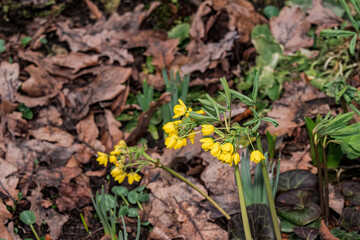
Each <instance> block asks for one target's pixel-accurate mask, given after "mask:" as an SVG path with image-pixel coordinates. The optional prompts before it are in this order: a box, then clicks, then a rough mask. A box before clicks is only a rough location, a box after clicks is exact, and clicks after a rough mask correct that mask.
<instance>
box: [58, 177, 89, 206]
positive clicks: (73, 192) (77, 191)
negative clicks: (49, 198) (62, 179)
mask: <svg viewBox="0 0 360 240" xmlns="http://www.w3.org/2000/svg"><path fill="white" fill-rule="evenodd" d="M74 180H75V181H74V182H70V183H62V184H61V186H60V187H59V188H58V189H59V198H57V199H56V205H57V206H58V208H59V211H60V212H64V211H71V210H73V209H78V208H81V207H83V206H85V205H86V204H89V203H91V198H90V191H91V188H90V185H89V182H90V180H89V178H88V177H87V176H85V175H84V174H81V175H80V176H78V177H77V178H75V179H74Z"/></svg>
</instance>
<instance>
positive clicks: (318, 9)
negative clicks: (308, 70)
mask: <svg viewBox="0 0 360 240" xmlns="http://www.w3.org/2000/svg"><path fill="white" fill-rule="evenodd" d="M86 4H87V6H88V7H89V9H90V11H91V12H92V13H93V14H95V15H96V19H97V20H96V22H95V23H93V24H86V25H84V24H83V25H81V24H79V23H77V22H76V21H73V19H71V18H69V19H66V20H65V21H63V19H62V20H57V21H55V22H49V21H47V20H44V19H42V20H36V21H40V22H35V21H34V24H35V25H36V24H37V25H38V26H41V27H40V28H39V27H38V26H37V28H34V26H33V27H32V29H37V30H36V31H34V30H31V31H30V30H29V31H28V33H29V34H30V35H31V36H32V37H33V40H32V41H31V43H30V48H27V50H23V49H21V48H19V45H16V44H18V43H17V40H15V39H19V37H20V35H17V36H13V37H12V38H11V40H10V42H9V43H10V44H11V45H13V46H14V47H16V49H17V56H16V57H15V60H16V62H15V63H12V64H10V63H8V62H7V61H5V60H2V61H1V63H0V96H1V114H0V117H1V123H2V125H3V129H2V134H1V139H0V144H1V145H0V146H1V148H0V149H1V150H0V167H1V169H4V173H5V174H2V175H1V176H0V182H1V185H0V193H1V194H0V196H1V198H3V199H4V202H5V203H6V204H7V205H9V206H13V205H14V203H15V202H16V201H17V200H19V199H18V193H19V192H20V191H21V192H22V193H23V194H24V196H25V198H26V199H27V200H29V201H30V205H31V207H30V209H31V210H33V211H34V212H35V213H36V215H37V217H38V218H37V224H38V225H40V224H41V222H42V221H43V220H45V221H46V223H47V225H48V226H49V233H50V235H51V238H52V239H58V238H59V236H61V235H62V231H63V230H64V229H63V225H64V224H65V223H66V222H67V221H68V220H69V219H71V216H70V214H69V213H70V212H71V211H73V210H74V209H82V208H83V209H85V208H88V204H90V202H91V200H90V194H89V192H90V191H91V190H94V186H92V182H93V181H98V179H97V178H98V177H103V176H104V175H105V174H106V170H104V169H102V170H98V169H96V168H94V167H93V163H94V157H93V156H94V155H95V153H96V151H107V150H110V149H112V147H113V145H114V144H116V143H118V142H119V141H120V140H122V139H127V140H128V141H129V142H130V143H134V144H135V143H136V142H137V141H138V140H139V139H140V138H141V136H142V135H144V134H145V133H146V131H147V129H146V127H147V125H148V124H149V121H150V118H151V115H152V113H153V112H154V111H155V110H156V108H158V107H159V106H160V105H162V104H164V103H167V102H168V99H166V98H167V97H168V96H167V95H166V96H165V95H164V96H163V99H162V101H160V100H159V101H158V102H153V105H152V106H153V108H151V107H150V110H149V111H148V112H143V113H142V114H141V115H140V117H139V118H138V121H139V122H141V123H143V125H141V124H138V125H137V127H136V128H135V129H134V130H133V132H132V133H131V134H128V133H124V132H123V130H122V127H123V125H122V123H120V122H119V121H117V120H116V118H115V116H119V115H120V114H121V113H122V112H123V111H124V110H125V109H126V108H127V107H129V105H126V100H127V99H128V97H129V93H130V92H132V91H133V90H132V89H130V85H131V86H134V85H136V84H138V83H141V81H142V80H143V78H147V79H148V82H149V83H150V84H151V85H154V86H155V89H158V90H162V89H164V82H163V80H162V77H161V71H162V69H163V67H166V68H167V69H180V70H181V71H182V73H183V74H187V73H191V74H194V75H195V76H194V78H192V80H191V82H190V85H191V86H195V85H200V86H201V85H205V86H207V87H208V86H209V87H213V86H214V85H216V84H217V83H218V78H219V77H220V75H221V76H222V75H224V74H225V75H227V77H228V78H230V79H232V78H233V77H234V76H238V77H239V76H240V73H239V72H241V71H242V70H239V69H235V68H234V67H233V66H231V64H232V61H233V59H232V57H233V55H234V54H238V53H235V52H234V51H235V50H234V49H237V47H239V46H240V45H241V44H243V45H246V44H250V40H251V31H252V29H253V28H254V27H255V26H256V25H259V24H267V23H268V24H269V25H270V28H271V32H272V34H273V36H274V38H275V39H276V40H277V41H278V42H279V43H280V44H281V45H283V47H284V50H285V53H286V54H290V53H293V52H295V51H297V50H299V49H302V48H307V47H311V46H312V45H313V39H312V38H311V37H309V36H307V35H306V33H307V32H308V30H309V29H310V26H311V24H315V25H317V29H316V33H317V34H318V33H319V32H320V31H321V30H322V29H324V28H328V27H333V26H338V25H339V24H340V23H341V22H342V19H340V18H339V17H337V16H336V15H335V14H334V13H333V12H332V11H331V10H329V9H328V8H325V7H324V6H323V4H322V3H321V2H320V1H313V5H314V6H313V7H312V8H311V9H308V10H302V9H301V8H298V7H284V8H283V9H282V10H281V12H280V15H279V16H278V17H273V18H272V19H270V21H269V22H268V20H267V19H266V18H265V17H264V16H262V15H261V14H260V13H258V12H257V11H255V8H254V7H253V6H252V4H251V3H249V2H247V1H243V0H228V1H215V0H213V1H211V0H207V1H205V2H203V3H201V4H200V5H199V6H198V8H197V11H196V12H195V13H194V17H193V21H192V23H191V27H190V34H189V35H190V42H189V44H188V45H187V47H186V51H182V50H180V49H179V39H167V34H165V33H163V32H161V31H157V32H156V31H154V30H149V29H144V25H145V24H144V23H145V22H146V19H147V18H149V17H150V16H151V13H152V12H153V11H155V10H156V9H157V8H158V7H159V6H161V3H160V2H152V3H151V4H150V6H149V7H148V8H147V9H146V8H145V7H144V5H143V4H140V5H138V6H136V7H135V8H134V9H133V11H131V12H125V13H124V14H122V15H119V14H118V13H115V14H112V15H111V16H109V17H108V18H107V19H106V18H105V17H103V16H102V15H101V14H100V13H101V12H100V13H99V12H98V10H99V9H97V7H96V6H94V5H92V4H93V3H92V2H91V1H86ZM224 19H225V21H224ZM298 22H302V24H298ZM49 33H51V34H54V35H56V37H57V38H58V39H59V42H58V43H54V44H53V47H54V46H55V45H56V46H57V49H58V50H56V51H55V50H53V53H55V54H54V55H53V56H50V55H47V54H46V53H44V51H41V49H42V47H41V44H39V43H40V39H41V38H43V37H44V36H46V37H47V36H49ZM214 33H216V34H214ZM218 33H220V34H218ZM64 43H65V45H66V44H67V46H68V49H69V50H70V51H68V49H67V47H63V45H62V44H64ZM137 48H143V49H145V50H144V51H143V52H142V53H141V57H142V58H145V57H152V65H154V66H155V72H154V74H144V73H142V72H140V74H139V69H137V66H136V65H139V64H138V62H137V61H138V60H137V56H136V55H137V53H135V50H136V49H137ZM54 49H55V47H54ZM57 51H59V52H57ZM60 52H61V54H57V53H60ZM251 52H252V53H253V54H255V53H254V52H255V51H249V53H247V54H250V55H251ZM244 56H245V53H244ZM17 61H19V62H20V63H21V64H19V63H18V62H17ZM199 73H204V76H202V75H199ZM138 74H139V76H140V77H139V76H137V75H138ZM20 86H21V91H20V89H19V88H20ZM160 98H161V97H160ZM327 100H328V99H327V98H326V96H325V95H324V94H322V93H319V92H318V91H317V90H316V89H315V88H313V87H312V86H310V85H309V83H308V82H306V80H305V79H301V80H300V81H298V82H286V83H285V85H284V94H283V97H282V98H281V99H279V100H278V101H275V102H274V103H273V110H271V111H270V112H269V113H268V116H270V117H274V118H275V119H276V120H277V121H278V122H279V123H280V127H279V128H276V129H274V128H272V127H268V130H269V131H270V132H271V133H277V134H278V135H283V136H287V137H295V139H298V137H299V135H300V133H301V128H302V127H303V125H304V121H303V119H304V117H305V116H307V117H315V116H316V115H317V114H326V113H327V112H328V111H329V110H330V108H329V104H328V102H327ZM19 103H25V104H26V106H27V107H30V108H31V109H32V110H33V111H34V119H33V120H26V119H24V118H22V115H21V113H20V112H18V111H17V105H18V104H19ZM239 109H241V111H240V110H239V117H240V119H242V118H241V117H242V114H243V112H244V111H246V110H244V109H243V108H242V107H239ZM246 117H247V116H245V118H246ZM5 123H6V126H7V128H4V124H5ZM197 140H198V139H197ZM287 144H288V145H289V143H287ZM285 146H286V144H285ZM149 151H150V152H152V154H153V155H154V156H157V157H158V158H160V159H161V163H162V164H165V165H167V166H170V167H172V168H177V167H179V165H181V164H184V161H185V164H188V163H190V162H193V161H195V160H196V161H197V163H196V166H195V167H194V168H191V169H190V170H191V171H190V170H189V169H188V171H184V172H182V174H183V175H188V176H187V177H188V178H190V179H191V180H192V181H193V182H196V185H198V186H199V187H200V188H202V189H203V190H204V191H205V192H208V193H209V194H210V195H211V196H212V197H214V199H215V200H216V201H218V202H219V204H220V205H221V206H222V207H223V208H224V209H225V210H226V211H228V212H229V213H231V214H236V213H238V211H239V210H237V205H238V203H237V192H236V189H235V188H234V186H235V181H234V177H233V172H232V170H231V169H229V168H227V167H225V166H224V165H222V164H220V163H219V162H217V161H214V160H213V159H212V157H211V156H210V155H209V154H208V153H206V152H202V150H201V147H200V143H199V142H198V141H196V143H195V144H194V145H189V146H187V147H186V148H184V149H183V150H181V151H177V152H175V151H173V150H165V151H164V152H163V153H162V155H159V154H158V153H156V152H155V151H157V149H155V151H154V150H153V149H149ZM310 161H311V158H310V155H309V147H307V146H301V147H300V148H299V149H297V150H296V151H293V153H292V154H291V155H290V156H285V157H284V158H283V160H282V165H281V171H285V170H291V169H295V168H296V169H310V170H312V171H313V172H314V168H313V166H312V165H311V164H310V163H309V162H310ZM142 174H143V175H144V176H143V180H142V184H145V183H148V185H147V188H148V189H149V190H150V191H151V198H150V201H149V202H148V203H147V204H146V206H145V212H146V214H147V215H148V216H147V217H148V219H149V221H150V223H151V224H152V225H153V226H154V230H153V231H152V232H151V233H150V237H153V238H160V239H172V238H185V239H226V238H227V231H226V230H224V229H223V228H221V227H220V226H219V225H218V224H216V220H217V219H219V218H220V217H221V215H220V214H219V213H217V212H216V211H215V209H212V207H211V206H210V205H209V204H207V203H206V201H204V198H203V197H202V196H201V195H199V194H197V193H196V192H193V190H192V189H191V188H189V187H187V185H185V184H184V183H181V182H179V181H178V180H177V179H174V178H173V177H171V176H170V175H168V174H166V173H164V172H161V171H160V170H158V169H155V170H153V169H151V170H150V169H145V170H143V172H142ZM34 186H35V187H34ZM46 188H56V189H57V191H58V197H57V198H56V199H50V198H49V196H45V195H44V194H43V192H42V190H44V189H46ZM333 191H334V192H333ZM343 191H344V190H343ZM174 193H176V194H174ZM3 196H5V197H3ZM341 196H342V195H341V194H340V195H339V190H338V189H336V187H331V196H330V198H331V207H332V208H333V209H334V210H335V211H336V212H338V213H339V214H341V213H342V212H341V211H342V209H343V207H342V205H343V204H344V200H343V199H342V198H341ZM348 196H350V195H348ZM348 198H349V199H350V201H355V200H351V199H353V198H351V196H350V197H348ZM355 199H356V198H355ZM53 204H55V205H56V207H57V210H54V209H52V208H51V206H52V205H53ZM59 212H60V213H59ZM0 213H1V214H0V216H1V217H0V238H2V237H3V238H5V239H14V237H13V236H11V235H9V232H11V231H8V230H9V229H11V228H13V223H12V222H11V220H10V219H12V216H11V214H10V213H9V212H8V211H7V210H6V208H5V207H4V204H3V203H2V201H1V200H0ZM9 221H10V223H9ZM4 223H5V225H4ZM1 234H3V235H1Z"/></svg>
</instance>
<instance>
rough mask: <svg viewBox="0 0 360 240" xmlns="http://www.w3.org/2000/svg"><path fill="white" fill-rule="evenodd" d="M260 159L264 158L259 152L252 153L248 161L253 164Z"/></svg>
mask: <svg viewBox="0 0 360 240" xmlns="http://www.w3.org/2000/svg"><path fill="white" fill-rule="evenodd" d="M262 159H265V157H264V155H263V154H262V153H261V152H260V151H259V150H255V151H253V152H252V153H251V155H250V160H251V161H253V162H255V163H259V162H260V161H261V160H262Z"/></svg>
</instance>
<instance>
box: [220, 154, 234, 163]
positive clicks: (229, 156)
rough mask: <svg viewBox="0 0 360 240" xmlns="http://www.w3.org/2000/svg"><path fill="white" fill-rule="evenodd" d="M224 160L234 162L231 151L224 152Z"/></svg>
mask: <svg viewBox="0 0 360 240" xmlns="http://www.w3.org/2000/svg"><path fill="white" fill-rule="evenodd" d="M222 161H224V162H225V163H227V164H231V163H232V154H231V153H230V152H224V153H223V156H222Z"/></svg>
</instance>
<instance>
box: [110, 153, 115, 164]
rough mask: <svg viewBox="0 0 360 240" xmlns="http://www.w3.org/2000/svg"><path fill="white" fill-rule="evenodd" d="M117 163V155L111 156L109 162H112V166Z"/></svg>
mask: <svg viewBox="0 0 360 240" xmlns="http://www.w3.org/2000/svg"><path fill="white" fill-rule="evenodd" d="M116 161H117V157H116V156H115V155H111V156H110V157H109V162H111V163H112V164H114V163H116Z"/></svg>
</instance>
